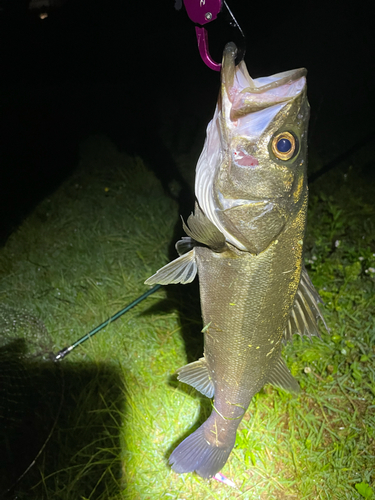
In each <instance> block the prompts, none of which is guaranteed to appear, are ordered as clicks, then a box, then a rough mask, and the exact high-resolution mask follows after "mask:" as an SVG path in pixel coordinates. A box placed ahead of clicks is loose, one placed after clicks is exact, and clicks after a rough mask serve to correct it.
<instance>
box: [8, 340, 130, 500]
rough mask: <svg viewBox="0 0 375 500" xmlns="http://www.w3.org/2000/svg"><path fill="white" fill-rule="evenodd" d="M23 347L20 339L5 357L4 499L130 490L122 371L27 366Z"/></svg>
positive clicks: (41, 364) (70, 496)
mask: <svg viewBox="0 0 375 500" xmlns="http://www.w3.org/2000/svg"><path fill="white" fill-rule="evenodd" d="M22 349H23V346H22V345H21V343H20V342H19V341H15V342H13V343H11V344H8V345H7V346H6V348H4V347H3V348H1V352H0V374H1V375H2V380H1V382H2V383H1V387H0V391H1V392H0V449H1V450H2V452H1V454H0V498H1V499H3V498H4V499H15V498H17V499H18V500H22V499H28V500H33V499H35V500H36V499H38V500H42V499H50V498H54V499H61V500H68V499H77V498H86V499H89V498H90V499H103V500H104V499H105V500H108V499H110V498H115V497H116V496H118V494H119V492H120V491H121V490H122V489H123V488H124V487H125V484H124V481H123V479H122V464H121V449H120V437H119V429H121V420H122V419H123V412H124V406H125V401H124V397H123V395H124V390H123V387H122V386H123V382H122V377H121V375H120V373H119V372H118V371H117V370H116V369H114V368H112V367H108V366H105V365H98V364H95V365H93V364H88V363H86V364H82V363H81V364H73V363H67V362H62V363H58V364H56V363H53V362H50V361H44V362H38V363H35V362H33V361H32V360H27V361H25V360H21V357H20V356H19V354H20V352H22ZM4 365H6V366H4ZM34 461H35V463H33V462H34ZM31 464H33V465H32V466H31V467H30V468H29V466H30V465H31ZM28 468H29V470H28ZM25 471H27V472H26V473H25ZM24 473H25V474H24ZM23 474H24V475H23Z"/></svg>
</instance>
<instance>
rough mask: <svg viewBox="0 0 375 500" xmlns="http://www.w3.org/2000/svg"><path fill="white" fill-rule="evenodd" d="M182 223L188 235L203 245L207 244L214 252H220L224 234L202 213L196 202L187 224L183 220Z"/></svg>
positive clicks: (223, 243)
mask: <svg viewBox="0 0 375 500" xmlns="http://www.w3.org/2000/svg"><path fill="white" fill-rule="evenodd" d="M182 224H183V228H184V231H185V233H186V234H187V235H188V236H190V237H191V238H193V240H195V241H198V242H199V243H202V244H203V245H207V246H208V247H210V248H211V249H212V250H213V251H214V252H220V251H221V250H223V248H224V247H225V237H224V235H223V234H222V233H221V232H220V231H219V230H218V228H217V227H216V226H215V225H214V224H213V223H212V222H211V221H210V220H209V219H208V218H207V217H206V216H205V215H204V213H203V212H202V210H201V209H200V208H199V205H198V204H196V205H195V210H194V215H193V214H191V215H190V217H189V218H188V220H187V224H185V222H184V221H182Z"/></svg>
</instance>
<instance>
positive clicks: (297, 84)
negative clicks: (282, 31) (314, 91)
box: [222, 42, 307, 121]
mask: <svg viewBox="0 0 375 500" xmlns="http://www.w3.org/2000/svg"><path fill="white" fill-rule="evenodd" d="M236 55H237V47H236V46H235V44H234V43H232V42H231V43H228V44H227V45H226V47H225V49H224V55H223V66H222V83H223V91H224V93H225V94H226V97H227V99H228V101H229V103H230V112H229V117H230V120H231V121H235V120H237V119H238V118H240V117H242V116H246V115H248V114H249V113H254V112H257V111H261V110H264V109H266V108H269V107H271V106H275V105H277V104H283V103H286V102H288V101H290V100H291V99H294V98H295V97H296V96H297V95H299V94H300V93H301V92H302V91H303V89H304V88H305V86H306V78H305V77H306V74H307V70H306V69H305V68H298V69H295V70H290V71H284V72H282V73H277V74H275V75H272V76H266V77H260V78H256V79H252V78H251V76H250V75H249V73H248V71H247V68H246V65H245V63H244V61H241V62H240V64H239V65H238V66H236V65H235V59H236ZM224 100H225V99H224ZM229 103H228V104H229Z"/></svg>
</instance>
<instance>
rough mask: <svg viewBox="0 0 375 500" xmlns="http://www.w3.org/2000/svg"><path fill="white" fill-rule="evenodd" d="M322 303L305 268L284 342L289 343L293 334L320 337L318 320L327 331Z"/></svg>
mask: <svg viewBox="0 0 375 500" xmlns="http://www.w3.org/2000/svg"><path fill="white" fill-rule="evenodd" d="M319 302H320V303H322V299H321V298H320V297H319V294H318V292H317V291H316V290H315V288H314V285H313V284H312V283H311V280H310V278H309V275H308V274H307V271H306V269H305V268H303V269H302V274H301V281H300V284H299V286H298V289H297V293H296V297H295V299H294V304H293V307H292V310H291V312H290V315H289V319H288V324H287V327H286V329H285V334H284V340H285V341H288V340H290V339H291V338H292V336H293V334H295V333H298V334H299V335H301V336H302V335H307V336H308V337H309V338H311V337H312V336H316V337H320V333H319V330H318V320H319V319H321V320H322V321H323V324H324V326H325V328H326V330H327V331H329V330H328V327H327V325H326V322H325V321H324V318H323V315H322V313H321V312H320V309H319V306H318V303H319Z"/></svg>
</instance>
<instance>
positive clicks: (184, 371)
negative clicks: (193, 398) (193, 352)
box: [177, 358, 214, 398]
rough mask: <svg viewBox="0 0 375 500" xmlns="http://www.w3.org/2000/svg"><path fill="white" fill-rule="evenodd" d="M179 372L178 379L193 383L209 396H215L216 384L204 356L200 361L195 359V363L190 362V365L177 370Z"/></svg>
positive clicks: (193, 385) (192, 384)
mask: <svg viewBox="0 0 375 500" xmlns="http://www.w3.org/2000/svg"><path fill="white" fill-rule="evenodd" d="M177 373H178V377H177V378H178V380H180V381H181V382H184V383H185V384H189V385H191V386H192V387H194V388H195V389H197V390H198V391H199V392H200V393H202V394H203V395H204V396H207V397H208V398H212V397H213V395H214V384H213V382H212V379H211V377H210V374H209V371H208V367H207V363H206V360H205V359H204V358H200V359H199V360H198V361H194V363H189V364H188V365H186V366H183V367H182V368H180V369H179V370H177Z"/></svg>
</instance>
